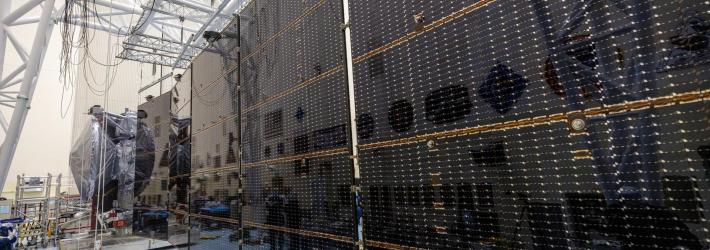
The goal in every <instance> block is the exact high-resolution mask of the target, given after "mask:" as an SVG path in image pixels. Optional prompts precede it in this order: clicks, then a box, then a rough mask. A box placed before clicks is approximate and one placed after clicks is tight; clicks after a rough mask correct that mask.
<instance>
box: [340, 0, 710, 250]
mask: <svg viewBox="0 0 710 250" xmlns="http://www.w3.org/2000/svg"><path fill="white" fill-rule="evenodd" d="M707 9H708V4H707V2H703V1H683V2H680V1H516V0H497V1H496V0H480V1H474V0H471V1H409V2H406V3H405V2H401V1H355V2H352V3H351V13H353V21H352V22H353V26H352V27H353V31H352V32H353V39H354V41H353V51H354V62H355V69H354V73H355V82H356V95H357V102H356V103H357V109H358V112H357V113H358V119H357V120H358V124H357V125H358V135H359V144H360V146H359V147H360V149H361V151H360V154H361V156H360V159H361V164H360V169H361V174H362V190H363V199H362V204H363V210H364V234H365V240H366V245H368V246H371V247H382V248H403V247H420V248H470V247H474V248H480V247H483V248H491V249H493V248H516V249H517V248H522V249H530V248H533V249H555V248H565V249H566V248H570V247H571V248H600V247H611V248H612V249H614V247H619V248H622V247H623V248H673V247H680V246H682V247H685V248H687V249H700V248H701V247H702V246H705V245H707V243H708V235H707V232H706V230H705V228H706V227H707V224H706V222H705V219H704V216H705V211H706V210H705V209H704V207H707V205H708V204H706V203H707V201H706V198H705V197H706V196H707V180H706V179H705V178H706V177H705V176H706V169H705V167H703V166H704V165H703V164H704V163H703V162H704V161H707V160H703V158H702V157H703V156H702V152H704V151H703V149H702V148H704V147H707V146H706V145H707V143H708V140H707V138H708V131H707V130H708V126H707V124H708V123H707V120H708V116H707V115H708V112H707V103H706V102H707V101H706V100H705V99H704V98H707V95H708V92H707V87H708V82H707V80H706V79H707V77H708V76H709V75H710V74H709V73H708V67H707V62H708V61H707V59H706V58H707V57H705V55H706V54H707V53H708V50H707V45H706V44H707V43H705V42H699V41H701V40H707V38H708V33H707V32H704V31H700V30H703V29H704V28H702V27H710V26H703V25H707V24H708V22H707V21H705V19H704V16H706V14H707ZM703 12H705V14H701V13H703ZM678 16H682V17H683V18H681V19H682V20H679V18H678ZM690 20H695V21H690ZM690 23H695V26H693V27H695V28H691V27H690V26H692V24H690ZM700 23H704V24H703V25H700ZM683 25H686V26H685V28H683V27H682V26H683ZM683 39H685V40H683ZM691 40H694V41H696V42H692V41H691ZM701 44H705V45H701ZM681 47H684V48H681ZM690 47H694V48H690ZM701 47H702V48H701ZM701 51H702V52H701ZM680 58H684V59H680ZM705 150H706V149H705ZM699 153H700V154H699ZM705 157H706V156H705ZM705 165H706V163H705Z"/></svg>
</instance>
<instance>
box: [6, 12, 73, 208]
mask: <svg viewBox="0 0 710 250" xmlns="http://www.w3.org/2000/svg"><path fill="white" fill-rule="evenodd" d="M10 2H11V10H14V9H16V8H17V7H20V6H21V5H22V3H21V2H20V1H10ZM59 4H60V3H57V5H59ZM39 14H40V9H39V8H35V9H33V10H31V11H30V12H29V13H28V14H27V16H39ZM7 28H8V29H9V30H10V31H11V32H13V33H14V35H15V37H18V38H21V39H26V40H22V41H21V42H22V45H23V46H24V48H25V49H30V48H31V44H32V40H31V38H33V37H34V35H35V32H36V24H26V25H18V26H11V27H7ZM43 32H44V31H43ZM6 46H7V48H6V50H5V51H6V52H5V58H4V62H3V61H2V60H0V63H4V72H3V76H7V75H8V74H9V73H10V72H11V71H13V70H15V68H17V67H19V66H20V65H21V64H22V60H21V59H20V57H19V56H18V55H17V53H14V50H13V48H12V45H11V43H10V42H9V41H8V42H7V45H6ZM61 48H62V38H61V36H60V34H59V28H58V27H57V26H56V25H55V27H54V30H53V32H52V36H51V37H50V39H49V40H48V44H47V52H46V54H45V56H44V62H43V64H42V68H41V69H40V71H39V72H40V73H39V78H38V79H37V87H36V89H35V92H34V95H33V96H32V108H31V109H30V110H29V112H28V115H27V120H26V122H25V126H24V127H23V129H22V134H21V136H20V138H19V143H18V145H17V149H16V151H15V155H14V158H13V160H12V164H11V165H10V171H9V173H8V175H7V180H6V181H5V186H4V187H3V189H2V195H1V196H2V197H7V198H10V199H12V198H14V193H15V186H16V182H17V178H16V177H17V175H21V174H26V175H27V176H46V175H47V174H48V173H51V174H52V175H54V176H57V175H59V174H62V175H63V176H64V177H63V180H64V181H63V184H65V185H64V188H63V189H62V190H64V191H70V192H71V190H69V189H68V188H69V185H73V183H74V182H73V180H72V179H71V176H70V173H69V167H68V162H69V151H70V145H71V139H72V137H71V133H68V132H67V131H70V130H71V128H72V117H73V107H72V106H71V101H70V100H71V89H64V90H63V87H62V84H63V83H62V80H61V78H60V66H59V65H60V62H59V58H60V53H61V51H62V49H61ZM70 70H71V69H70ZM19 77H22V74H20V76H19ZM19 86H20V85H19V84H18V85H16V86H13V87H10V88H7V89H5V90H4V91H18V90H19ZM62 93H64V94H62ZM11 96H12V97H13V98H14V95H11ZM0 112H2V113H3V115H4V116H5V117H6V118H8V119H9V117H10V116H11V115H12V112H13V109H11V108H8V107H5V106H0ZM4 136H5V134H4V133H3V132H0V139H3V140H4Z"/></svg>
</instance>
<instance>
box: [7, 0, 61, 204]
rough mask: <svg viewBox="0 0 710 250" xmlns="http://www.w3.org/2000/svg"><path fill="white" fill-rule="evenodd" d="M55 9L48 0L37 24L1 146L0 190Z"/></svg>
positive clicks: (8, 166) (18, 137) (24, 117)
mask: <svg viewBox="0 0 710 250" xmlns="http://www.w3.org/2000/svg"><path fill="white" fill-rule="evenodd" d="M2 2H7V1H2ZM53 10H54V0H46V1H45V2H44V6H43V7H42V14H41V18H40V21H39V24H38V25H37V31H36V33H35V39H34V41H33V43H32V50H31V52H30V57H29V60H28V61H27V69H26V70H25V75H24V77H23V78H22V86H21V87H20V92H19V93H18V94H17V101H16V103H15V110H14V111H13V112H12V118H11V119H10V126H9V127H8V130H7V133H6V134H5V141H4V142H3V144H2V146H1V147H0V192H1V191H2V188H3V187H4V186H5V179H6V177H7V173H8V172H9V170H10V164H11V163H12V157H13V156H14V154H15V149H16V148H17V143H18V141H19V139H20V133H21V132H22V127H23V126H24V125H25V120H26V119H27V112H28V111H29V109H30V103H31V97H32V94H33V93H34V90H35V84H36V83H37V81H36V79H35V78H36V77H37V76H38V75H39V74H38V72H39V69H40V68H41V67H40V65H41V64H42V58H43V57H44V52H45V51H46V50H47V43H48V40H49V37H50V36H51V33H52V29H51V28H52V26H53V23H52V20H51V17H52V11H53Z"/></svg>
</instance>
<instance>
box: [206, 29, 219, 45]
mask: <svg viewBox="0 0 710 250" xmlns="http://www.w3.org/2000/svg"><path fill="white" fill-rule="evenodd" d="M202 38H204V39H205V40H207V42H210V43H213V42H216V41H218V40H219V39H222V34H220V33H219V32H217V31H211V30H207V31H205V33H203V34H202Z"/></svg>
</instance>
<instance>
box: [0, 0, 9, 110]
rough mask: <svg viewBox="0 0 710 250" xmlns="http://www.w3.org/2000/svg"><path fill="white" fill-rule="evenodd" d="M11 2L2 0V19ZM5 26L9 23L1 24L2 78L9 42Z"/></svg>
mask: <svg viewBox="0 0 710 250" xmlns="http://www.w3.org/2000/svg"><path fill="white" fill-rule="evenodd" d="M11 3H12V1H0V20H3V19H5V17H6V16H7V15H8V14H10V7H11ZM5 27H7V25H3V24H0V80H2V79H3V74H2V73H3V68H4V65H5V44H6V43H7V33H6V32H7V31H5ZM0 115H2V114H0Z"/></svg>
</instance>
